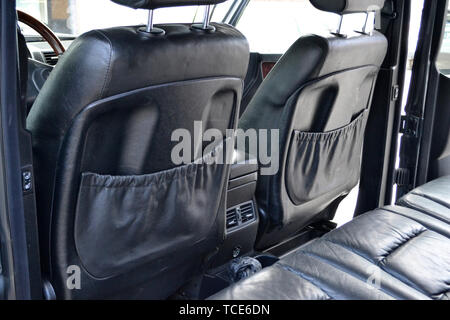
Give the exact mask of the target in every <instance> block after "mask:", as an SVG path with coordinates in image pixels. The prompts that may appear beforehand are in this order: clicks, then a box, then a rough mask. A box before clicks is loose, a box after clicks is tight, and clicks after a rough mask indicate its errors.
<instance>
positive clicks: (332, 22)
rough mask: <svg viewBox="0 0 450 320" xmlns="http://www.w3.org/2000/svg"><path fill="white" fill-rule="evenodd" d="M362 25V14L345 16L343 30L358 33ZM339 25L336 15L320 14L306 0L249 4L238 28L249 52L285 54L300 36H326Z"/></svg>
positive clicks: (266, 0) (260, 0)
mask: <svg viewBox="0 0 450 320" xmlns="http://www.w3.org/2000/svg"><path fill="white" fill-rule="evenodd" d="M364 21H365V14H351V15H346V16H345V19H344V22H343V29H342V30H343V31H346V30H351V31H353V30H361V29H362V26H363V25H364ZM338 24H339V16H338V15H337V14H333V13H329V12H324V11H320V10H318V9H316V8H315V7H314V6H313V5H311V3H310V2H309V0H250V2H249V4H248V6H247V8H246V9H245V11H244V13H243V15H242V17H241V19H240V20H239V22H238V25H237V28H238V29H239V30H240V31H241V32H242V33H243V34H244V35H245V36H246V37H247V39H248V41H249V43H250V50H251V51H252V52H259V53H284V52H286V50H287V49H288V48H289V47H290V45H291V44H292V43H294V42H295V41H296V40H297V39H298V38H299V37H300V36H302V35H305V34H309V33H323V32H325V33H328V32H329V31H330V30H336V28H337V26H338Z"/></svg>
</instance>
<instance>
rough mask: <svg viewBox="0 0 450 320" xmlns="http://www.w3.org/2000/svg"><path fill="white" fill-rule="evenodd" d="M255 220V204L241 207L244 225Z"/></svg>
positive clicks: (251, 203)
mask: <svg viewBox="0 0 450 320" xmlns="http://www.w3.org/2000/svg"><path fill="white" fill-rule="evenodd" d="M254 218H255V212H254V211H253V202H248V203H246V204H243V205H241V220H242V223H246V222H248V221H251V220H253V219H254Z"/></svg>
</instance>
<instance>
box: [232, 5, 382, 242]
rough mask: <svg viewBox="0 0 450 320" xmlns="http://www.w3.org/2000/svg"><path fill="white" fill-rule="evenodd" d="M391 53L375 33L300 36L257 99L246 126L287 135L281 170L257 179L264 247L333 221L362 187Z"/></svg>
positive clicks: (342, 10) (338, 9)
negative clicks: (374, 105)
mask: <svg viewBox="0 0 450 320" xmlns="http://www.w3.org/2000/svg"><path fill="white" fill-rule="evenodd" d="M311 2H312V4H313V5H314V6H316V7H317V8H319V9H322V10H326V11H330V12H335V13H339V14H346V13H353V12H365V11H366V10H367V9H368V8H369V9H370V8H372V9H373V8H381V7H382V6H383V3H384V0H366V1H359V0H347V1H344V0H342V1H337V0H333V1H330V0H326V1H317V0H311ZM386 50H387V41H386V38H385V37H384V36H383V35H382V34H381V33H379V32H376V31H374V32H373V33H372V34H360V33H354V34H350V35H347V36H346V37H345V36H343V35H336V34H335V35H331V34H330V35H327V36H319V35H309V36H305V37H301V38H300V39H298V40H297V41H296V42H295V43H294V44H293V45H292V46H291V47H290V48H289V49H288V51H287V52H286V53H285V54H284V55H283V57H282V58H281V59H280V61H279V62H278V63H277V64H276V65H275V67H274V68H273V70H272V71H271V72H270V73H269V74H268V76H267V78H266V79H265V80H264V81H263V83H262V84H261V86H260V88H259V89H258V91H257V92H256V94H255V96H254V97H253V98H252V100H251V101H250V103H249V105H248V107H247V109H246V110H245V112H244V113H243V115H242V118H241V120H240V122H239V127H240V128H242V129H244V130H248V129H277V130H279V136H280V141H279V164H280V166H279V170H278V172H277V173H276V174H274V175H266V176H264V175H260V176H259V178H258V187H257V194H256V199H257V202H258V206H259V209H260V215H261V217H262V221H263V223H262V227H261V232H260V239H259V243H258V248H259V249H264V248H267V247H269V246H271V245H274V244H276V243H279V242H280V241H283V240H285V239H287V238H288V237H290V236H292V235H293V234H294V233H296V232H298V231H300V230H301V229H302V228H304V227H306V226H308V225H309V224H310V223H312V222H314V221H315V220H319V219H332V218H333V215H334V212H335V209H336V207H337V204H338V203H339V201H340V200H342V198H343V197H344V196H345V195H347V194H348V193H349V191H350V190H351V189H352V188H353V187H354V186H355V185H356V184H357V182H358V179H359V174H360V156H361V150H362V143H363V137H364V129H365V124H366V120H367V117H368V113H369V108H370V105H371V99H372V94H373V89H374V85H375V81H376V78H377V74H378V70H379V68H380V66H381V63H382V62H383V60H384V57H385V54H386ZM269 148H270V146H269ZM274 151H277V150H272V152H274Z"/></svg>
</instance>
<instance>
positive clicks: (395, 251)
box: [211, 177, 450, 300]
mask: <svg viewBox="0 0 450 320" xmlns="http://www.w3.org/2000/svg"><path fill="white" fill-rule="evenodd" d="M449 178H450V177H446V178H443V179H441V180H440V181H439V180H438V181H435V182H431V183H430V184H427V185H425V186H423V187H421V188H419V189H420V190H421V191H420V192H422V193H423V195H424V196H425V197H428V196H432V195H433V194H437V193H441V195H444V193H445V194H446V196H445V197H443V198H442V199H445V201H447V202H448V200H449V194H450V185H448V184H446V185H445V186H444V188H442V186H443V185H442V184H441V183H442V182H443V181H445V182H448V181H449ZM439 185H440V186H441V187H439ZM415 192H417V191H414V192H413V193H415ZM422 199H426V198H422ZM416 200H418V199H416ZM441 213H442V215H444V216H445V217H446V218H447V221H449V220H448V219H449V218H450V214H449V212H448V211H447V212H445V211H442V212H441ZM449 247H450V224H449V223H448V222H445V221H444V220H441V219H437V218H435V217H434V216H433V215H428V214H427V213H425V212H423V211H417V210H414V209H411V208H405V207H400V206H388V207H385V208H381V209H376V210H374V211H372V212H369V213H366V214H364V215H361V216H359V217H357V218H356V219H354V220H352V221H351V222H349V223H347V224H345V225H344V226H342V227H340V228H338V229H336V230H334V231H332V232H329V233H327V234H326V235H324V236H323V237H321V238H319V239H316V240H313V241H312V242H309V243H307V244H306V245H304V246H301V247H300V248H299V249H297V250H296V251H294V252H293V253H290V254H288V255H287V256H286V257H284V258H282V259H281V260H280V261H279V262H277V263H276V264H274V265H273V266H271V267H269V268H265V269H263V270H262V271H261V272H260V273H257V274H256V275H254V276H252V277H250V278H248V279H246V280H243V281H241V282H238V283H236V284H235V285H233V286H231V287H230V288H227V289H225V290H223V291H222V292H219V293H218V294H216V295H214V296H213V297H211V299H225V300H229V299H233V300H240V299H311V300H316V299H443V300H448V299H450V284H449V282H448V279H449V278H450V251H449V250H448V248H449Z"/></svg>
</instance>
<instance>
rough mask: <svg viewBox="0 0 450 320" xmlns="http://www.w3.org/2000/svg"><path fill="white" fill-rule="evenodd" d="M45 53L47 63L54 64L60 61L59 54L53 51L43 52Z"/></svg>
mask: <svg viewBox="0 0 450 320" xmlns="http://www.w3.org/2000/svg"><path fill="white" fill-rule="evenodd" d="M42 54H43V55H44V59H45V63H47V64H49V65H51V66H54V65H55V64H56V63H57V62H58V58H59V57H58V55H57V54H56V53H54V52H52V51H47V52H43V53H42Z"/></svg>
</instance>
